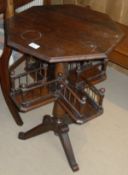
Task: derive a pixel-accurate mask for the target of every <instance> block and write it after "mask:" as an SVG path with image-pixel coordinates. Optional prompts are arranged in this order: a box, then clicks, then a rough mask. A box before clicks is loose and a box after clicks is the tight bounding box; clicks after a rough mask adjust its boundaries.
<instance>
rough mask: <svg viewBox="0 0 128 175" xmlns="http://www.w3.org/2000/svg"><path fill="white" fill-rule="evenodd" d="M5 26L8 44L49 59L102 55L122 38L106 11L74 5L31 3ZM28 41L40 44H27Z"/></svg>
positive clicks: (91, 57) (71, 59)
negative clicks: (40, 5) (36, 45)
mask: <svg viewBox="0 0 128 175" xmlns="http://www.w3.org/2000/svg"><path fill="white" fill-rule="evenodd" d="M37 19H38V20H37ZM22 21H26V22H24V23H23V29H21V28H19V27H18V26H19V25H20V24H21V22H22ZM40 24H42V25H40ZM28 26H29V28H28ZM72 26H73V29H72ZM6 27H7V32H8V38H7V44H8V45H9V46H11V47H15V48H17V49H19V50H21V51H22V52H26V53H28V54H31V55H33V56H35V57H37V58H40V59H41V60H44V61H47V62H52V63H53V62H68V61H77V60H79V61H80V60H81V61H82V60H86V59H99V58H104V57H106V55H107V54H108V53H109V52H110V51H111V50H112V48H113V47H115V45H116V44H117V43H118V41H119V40H120V38H122V33H121V31H120V29H119V28H118V26H117V25H116V24H115V23H114V22H113V21H112V20H111V19H110V18H109V17H108V16H107V15H105V14H102V13H99V12H96V11H93V10H91V9H89V8H84V7H77V6H75V5H63V6H61V5H56V6H53V5H52V6H43V7H33V8H31V9H29V10H27V11H25V12H23V13H20V14H17V15H15V17H14V18H12V19H9V20H8V21H7V25H6ZM16 34H17V35H16ZM31 42H35V43H36V44H38V45H39V46H40V47H39V48H38V49H33V48H31V47H30V46H29V44H30V43H31Z"/></svg>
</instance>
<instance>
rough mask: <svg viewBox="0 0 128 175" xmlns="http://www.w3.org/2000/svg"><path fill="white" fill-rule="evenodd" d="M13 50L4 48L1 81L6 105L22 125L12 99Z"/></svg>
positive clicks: (1, 61)
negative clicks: (10, 74) (10, 68)
mask: <svg viewBox="0 0 128 175" xmlns="http://www.w3.org/2000/svg"><path fill="white" fill-rule="evenodd" d="M11 53H12V50H11V49H10V48H8V47H5V48H4V51H3V55H2V56H1V58H0V81H1V89H2V92H3V95H4V98H5V101H6V104H7V106H8V108H9V110H10V112H11V114H12V116H13V118H14V120H15V122H16V123H17V124H18V125H22V124H23V121H22V119H21V117H20V115H19V113H18V109H17V108H16V106H15V105H14V103H13V102H12V100H11V98H10V78H9V58H10V56H11Z"/></svg>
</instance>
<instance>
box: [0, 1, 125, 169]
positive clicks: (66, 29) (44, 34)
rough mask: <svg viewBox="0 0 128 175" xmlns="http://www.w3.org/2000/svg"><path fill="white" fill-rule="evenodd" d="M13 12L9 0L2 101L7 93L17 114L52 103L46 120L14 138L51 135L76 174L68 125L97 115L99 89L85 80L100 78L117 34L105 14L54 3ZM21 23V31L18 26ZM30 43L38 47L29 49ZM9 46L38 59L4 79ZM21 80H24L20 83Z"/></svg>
mask: <svg viewBox="0 0 128 175" xmlns="http://www.w3.org/2000/svg"><path fill="white" fill-rule="evenodd" d="M13 12H14V10H13V0H9V1H8V8H7V11H6V36H7V43H6V44H7V45H6V46H5V48H6V49H9V51H8V55H7V53H6V54H5V52H4V54H5V56H4V54H3V56H2V61H1V63H2V64H3V65H4V66H3V67H2V64H1V74H2V72H5V76H3V77H2V79H1V80H2V87H3V89H4V87H5V86H6V84H7V85H8V87H6V88H5V91H4V94H5V93H6V92H7V96H6V99H10V98H9V92H10V96H11V102H13V105H14V107H13V110H14V109H15V108H16V107H17V108H18V109H19V110H21V111H23V112H26V111H29V110H32V109H35V108H36V107H39V106H42V105H44V104H47V103H50V102H51V101H54V107H53V115H52V117H51V116H44V119H43V123H41V124H40V125H38V126H36V127H34V128H33V129H30V130H29V131H27V132H21V133H19V138H20V139H28V138H31V137H33V136H37V135H39V134H42V133H45V132H48V131H53V132H55V134H56V135H58V136H59V138H60V141H61V143H62V146H63V148H64V151H65V154H66V157H67V160H68V162H69V165H70V166H71V168H72V170H73V171H76V170H78V169H79V168H78V165H77V163H76V160H75V156H74V153H73V150H72V146H71V143H70V139H69V136H68V131H69V128H68V125H69V124H71V123H77V124H83V123H85V122H87V121H88V120H90V119H92V118H95V117H97V116H99V115H101V114H102V112H103V107H102V103H103V97H104V89H101V90H98V89H96V88H95V87H94V86H93V84H92V83H91V82H93V81H94V79H95V81H96V82H95V83H97V82H99V80H98V78H99V79H104V76H105V72H106V64H107V54H108V53H109V52H110V51H111V50H112V49H113V47H115V45H116V44H117V43H118V42H119V40H120V39H121V38H122V36H123V35H122V33H121V31H120V30H119V29H118V27H117V26H116V25H115V23H114V22H113V21H112V20H111V19H110V18H109V17H108V16H107V15H104V14H102V13H99V12H95V11H93V10H91V9H89V8H83V7H79V6H74V5H62V6H61V5H55V6H44V7H33V8H31V9H29V10H26V11H25V12H22V13H20V14H16V15H14V13H13ZM13 15H14V16H13ZM8 17H9V18H8ZM37 19H38V20H37ZM21 23H22V28H21V27H19V26H21V25H19V24H21ZM72 29H73V30H72ZM31 43H34V44H38V45H39V46H40V47H39V48H36V49H34V48H31V47H30V46H29V44H31ZM12 48H15V49H18V50H19V51H21V52H23V53H25V54H29V55H31V56H32V57H35V59H40V65H39V67H37V68H34V70H33V71H32V69H26V70H25V71H26V72H24V73H20V74H18V75H15V73H11V75H10V78H9V72H8V68H7V64H8V60H9V56H10V52H11V49H12ZM93 62H94V64H93ZM52 66H53V69H52V68H51V67H52ZM28 67H29V66H28ZM49 72H50V74H49ZM39 74H41V78H39V76H38V75H39ZM74 74H75V75H74ZM84 74H87V75H84ZM95 74H96V75H95ZM29 75H30V76H31V75H32V76H33V77H34V79H33V82H29V80H28V76H29ZM49 75H51V77H49ZM22 78H25V82H23V83H22V81H21V79H22ZM4 79H5V81H4ZM90 79H91V81H90ZM9 80H10V81H9ZM17 80H18V85H16V83H15V81H17ZM10 82H11V84H10ZM93 83H94V82H93ZM10 105H11V104H10V103H8V106H9V107H10ZM15 119H16V117H15ZM18 119H20V118H18Z"/></svg>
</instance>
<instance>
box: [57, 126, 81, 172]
mask: <svg viewBox="0 0 128 175" xmlns="http://www.w3.org/2000/svg"><path fill="white" fill-rule="evenodd" d="M68 131H69V129H68V126H66V125H63V126H60V127H59V130H58V133H59V137H60V140H61V143H62V146H63V148H64V151H65V154H66V156H67V160H68V162H69V165H70V166H71V168H72V170H73V171H78V170H79V167H78V164H77V163H76V160H75V156H74V152H73V149H72V145H71V142H70V139H69V136H68Z"/></svg>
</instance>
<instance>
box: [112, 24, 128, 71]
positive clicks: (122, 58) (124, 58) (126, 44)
mask: <svg viewBox="0 0 128 175" xmlns="http://www.w3.org/2000/svg"><path fill="white" fill-rule="evenodd" d="M117 24H118V25H119V27H120V28H121V29H122V31H123V32H124V33H125V37H124V38H123V39H122V41H121V42H120V43H119V44H118V45H117V46H116V47H115V49H114V50H113V52H111V53H110V55H109V59H110V61H112V62H113V63H116V64H118V65H120V66H122V67H124V68H126V69H128V26H126V25H123V24H120V23H117Z"/></svg>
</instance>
